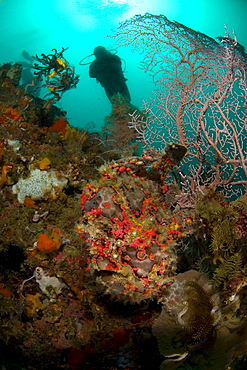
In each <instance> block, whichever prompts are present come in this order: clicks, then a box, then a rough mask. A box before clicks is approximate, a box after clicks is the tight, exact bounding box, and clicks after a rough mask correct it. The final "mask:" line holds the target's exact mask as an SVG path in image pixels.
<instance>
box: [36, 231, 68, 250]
mask: <svg viewBox="0 0 247 370" xmlns="http://www.w3.org/2000/svg"><path fill="white" fill-rule="evenodd" d="M61 244H62V239H61V238H60V236H59V235H58V234H57V233H56V232H55V231H53V232H52V233H51V235H50V236H49V235H48V234H47V233H44V234H39V236H38V241H37V248H38V250H39V251H41V252H44V253H50V252H53V251H55V250H57V249H59V248H60V246H61Z"/></svg>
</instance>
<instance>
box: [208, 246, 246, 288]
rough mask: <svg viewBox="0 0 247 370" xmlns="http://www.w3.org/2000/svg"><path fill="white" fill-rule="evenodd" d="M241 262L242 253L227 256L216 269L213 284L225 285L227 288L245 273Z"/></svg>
mask: <svg viewBox="0 0 247 370" xmlns="http://www.w3.org/2000/svg"><path fill="white" fill-rule="evenodd" d="M241 262H242V261H241V255H240V254H239V253H234V254H233V255H231V256H229V257H227V258H226V259H225V260H224V261H223V262H222V263H221V264H220V266H219V267H217V268H216V269H215V272H214V275H213V278H212V284H213V285H214V286H215V287H219V286H223V288H226V287H227V286H228V285H229V283H230V282H231V281H234V280H239V277H241V276H242V275H243V271H242V268H241Z"/></svg>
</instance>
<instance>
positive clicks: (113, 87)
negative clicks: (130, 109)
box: [89, 46, 131, 102]
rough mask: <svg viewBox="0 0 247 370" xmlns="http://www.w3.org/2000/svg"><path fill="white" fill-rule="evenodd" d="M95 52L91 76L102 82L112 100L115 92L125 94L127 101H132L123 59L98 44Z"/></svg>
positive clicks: (91, 65)
mask: <svg viewBox="0 0 247 370" xmlns="http://www.w3.org/2000/svg"><path fill="white" fill-rule="evenodd" d="M93 54H94V55H95V57H96V59H95V60H94V61H93V62H92V63H91V64H90V67H89V76H90V77H92V78H96V80H97V81H98V82H100V84H101V86H102V87H104V89H105V92H106V95H107V97H108V99H109V100H110V102H111V98H112V97H113V95H115V94H121V95H123V96H124V97H125V98H126V100H127V102H130V100H131V98H130V93H129V90H128V87H127V85H126V81H127V78H125V77H124V74H123V71H122V66H121V65H122V62H121V59H120V58H119V57H118V56H117V55H115V54H112V53H110V52H109V51H107V50H106V48H104V47H103V46H97V47H96V48H95V49H94V52H93Z"/></svg>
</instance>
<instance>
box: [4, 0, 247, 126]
mask: <svg viewBox="0 0 247 370" xmlns="http://www.w3.org/2000/svg"><path fill="white" fill-rule="evenodd" d="M146 12H149V13H152V14H164V15H165V16H167V17H168V18H169V19H170V20H176V21H178V22H180V23H183V24H185V25H186V26H188V27H190V28H193V29H195V30H197V31H200V32H203V33H205V34H207V35H208V36H210V37H213V38H214V37H216V36H218V35H223V34H224V25H226V26H227V27H228V29H229V31H232V30H234V31H235V33H236V35H237V38H238V41H239V42H240V43H241V44H242V45H244V46H245V48H247V32H246V31H247V24H246V14H247V1H246V0H197V1H195V0H99V1H94V0H68V1H66V0H43V1H37V0H2V1H0V14H1V33H0V41H1V54H0V64H2V63H7V62H12V63H14V62H21V63H22V64H23V65H24V66H25V65H26V68H27V70H26V72H28V63H29V61H28V60H27V59H25V58H24V56H23V55H26V56H27V54H23V51H24V50H25V51H26V52H27V53H28V54H29V55H30V56H33V55H35V54H38V55H40V54H41V53H45V54H49V53H50V52H51V50H52V49H53V48H56V49H57V50H59V51H60V50H61V48H62V47H69V49H68V50H67V51H66V52H65V54H64V56H65V58H66V59H67V60H68V61H69V62H70V63H71V64H72V65H74V67H75V70H76V73H77V74H79V75H80V82H79V84H78V85H77V88H76V89H74V90H70V91H67V92H66V93H65V94H64V96H63V98H62V99H61V100H60V102H59V103H58V106H59V107H60V108H62V109H63V110H66V111H67V117H68V120H69V122H70V123H71V124H72V125H73V126H76V127H85V126H87V125H88V124H89V123H93V124H94V125H95V128H96V129H100V128H101V127H102V125H103V120H104V117H105V116H106V115H108V114H109V112H110V110H111V105H110V103H109V101H108V99H107V97H106V96H105V92H104V90H103V89H102V87H101V86H100V84H97V83H96V81H95V79H90V78H89V75H88V65H87V66H80V65H79V62H80V60H81V59H82V58H84V57H85V56H87V55H90V54H91V53H92V52H93V49H94V48H95V47H96V46H97V45H103V46H105V47H106V48H108V49H114V48H115V45H114V40H112V39H110V38H107V35H109V34H112V30H116V28H117V27H118V25H119V23H120V22H123V21H124V20H126V19H129V18H130V17H132V16H134V15H135V14H144V13H146ZM118 55H119V56H120V57H121V58H123V59H124V60H125V62H126V70H125V76H126V78H127V79H128V81H127V83H128V87H129V90H130V93H131V96H132V103H133V104H134V105H136V106H138V107H140V106H142V102H143V100H149V99H150V97H151V95H152V90H153V87H154V86H153V84H152V81H151V78H150V77H149V76H148V75H146V74H144V72H143V71H142V70H141V69H140V60H141V55H138V53H134V54H133V53H131V51H130V48H128V47H126V48H120V49H118ZM89 61H90V59H89ZM24 70H25V68H24ZM26 74H27V73H26ZM26 82H27V81H26V76H24V77H23V83H24V84H25V83H26ZM46 92H47V91H42V92H41V93H42V94H43V95H44V94H45V93H46ZM42 94H41V97H42Z"/></svg>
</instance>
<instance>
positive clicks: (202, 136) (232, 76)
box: [113, 14, 247, 193]
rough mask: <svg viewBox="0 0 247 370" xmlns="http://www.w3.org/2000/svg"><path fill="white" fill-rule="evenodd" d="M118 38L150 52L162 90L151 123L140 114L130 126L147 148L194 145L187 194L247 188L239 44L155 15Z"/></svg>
mask: <svg viewBox="0 0 247 370" xmlns="http://www.w3.org/2000/svg"><path fill="white" fill-rule="evenodd" d="M113 37H114V38H115V39H116V41H117V44H118V45H119V46H128V45H130V46H131V47H132V49H133V50H134V51H139V52H140V53H142V54H143V60H142V62H141V67H142V68H143V69H144V71H145V72H148V73H149V74H150V75H151V76H152V78H153V81H154V83H155V85H156V89H155V90H154V92H153V97H152V98H151V101H150V102H149V103H147V102H146V103H145V104H144V111H145V115H144V117H145V118H143V117H142V118H141V119H140V117H139V116H138V114H135V113H134V114H132V115H131V120H130V127H134V128H135V129H136V130H137V132H138V134H139V138H140V140H141V141H142V142H143V143H144V145H145V146H146V147H149V148H153V147H155V148H156V149H157V148H159V149H162V148H163V147H164V146H165V145H166V144H167V143H168V142H170V141H171V140H172V141H174V142H177V143H180V144H182V145H186V146H187V147H188V154H187V156H186V159H185V160H184V165H182V167H180V171H181V173H183V176H186V178H187V181H186V184H187V185H186V187H187V189H184V191H187V192H188V190H189V189H190V190H193V191H198V189H199V188H200V190H201V189H202V188H203V187H204V186H212V187H213V188H214V189H224V190H225V193H227V192H228V193H229V190H231V191H232V189H233V186H235V190H236V189H238V188H239V186H240V185H243V186H247V180H246V176H247V159H246V150H245V148H246V144H247V104H246V101H247V79H246V73H247V54H246V53H245V52H244V48H243V47H242V46H241V45H240V44H238V43H237V41H236V39H235V38H234V39H233V38H231V37H230V36H229V35H228V34H226V36H225V37H219V38H217V39H218V41H216V40H214V39H212V38H210V37H208V36H207V35H204V34H202V33H200V32H196V31H194V30H192V29H190V28H188V27H186V26H184V25H182V24H180V23H178V22H171V21H169V20H168V19H167V18H166V17H165V16H162V15H160V16H156V15H152V14H145V15H143V16H141V15H138V16H135V17H134V18H132V19H130V20H128V21H126V22H124V23H123V24H121V25H120V27H119V28H118V30H117V32H116V33H115V35H114V36H113ZM237 186H238V188H237Z"/></svg>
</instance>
